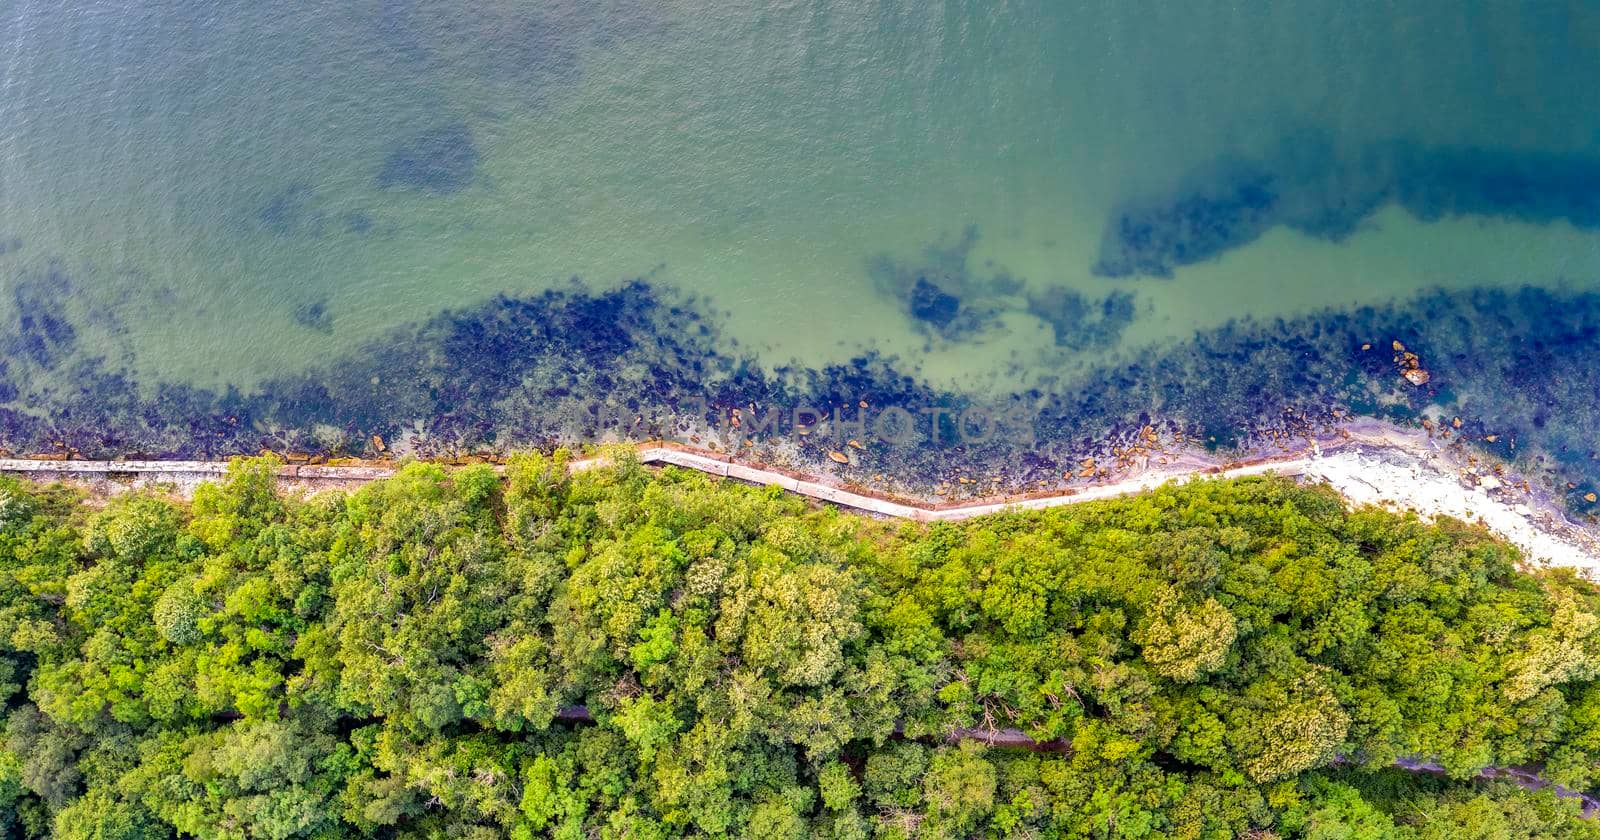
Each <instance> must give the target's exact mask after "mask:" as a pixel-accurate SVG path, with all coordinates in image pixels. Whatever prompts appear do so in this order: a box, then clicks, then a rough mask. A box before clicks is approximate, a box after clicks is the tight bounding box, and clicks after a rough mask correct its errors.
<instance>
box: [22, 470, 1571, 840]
mask: <svg viewBox="0 0 1600 840" xmlns="http://www.w3.org/2000/svg"><path fill="white" fill-rule="evenodd" d="M566 463H567V456H566V454H565V453H561V452H557V453H555V454H554V455H550V456H546V455H523V456H519V457H517V458H516V459H514V460H513V461H512V462H511V463H510V464H509V465H508V466H507V468H506V469H505V474H504V476H501V475H499V474H497V473H496V472H495V471H494V470H493V469H491V468H489V467H487V466H477V467H466V468H461V469H446V468H444V467H441V466H438V465H432V464H424V463H412V464H409V465H406V466H404V467H403V469H401V470H400V472H399V473H398V474H397V475H396V476H395V477H394V478H392V479H388V480H384V481H379V482H375V483H373V484H370V485H367V486H365V487H363V488H361V489H360V490H358V491H354V492H350V493H331V492H330V493H321V494H316V495H312V496H308V497H304V498H302V497H292V496H287V495H283V494H280V493H279V492H278V491H277V490H276V488H275V482H274V478H273V471H274V468H275V466H276V462H275V461H272V460H268V459H253V460H244V461H239V462H236V463H235V464H234V466H233V468H232V469H231V470H230V473H229V477H228V478H227V480H226V481H224V482H222V483H221V484H218V485H206V486H203V487H201V488H200V489H199V491H197V492H196V493H195V494H194V496H193V499H192V500H190V501H187V502H185V501H181V500H176V499H169V498H166V497H163V496H160V495H156V494H152V493H146V492H135V493H127V494H123V495H118V496H116V497H114V498H112V499H110V500H109V501H108V500H106V499H95V498H89V497H86V496H85V495H83V494H82V493H80V492H78V491H75V490H71V489H68V488H63V487H59V486H58V487H48V488H47V487H41V486H35V485H30V484H26V483H22V482H18V481H16V480H12V479H8V478H0V696H3V697H4V698H5V701H4V705H3V716H4V735H3V739H4V740H3V751H0V824H3V830H4V832H5V833H6V835H7V836H10V837H44V836H51V837H57V838H158V837H199V838H293V837H307V838H336V837H381V838H485V839H487V838H497V837H513V838H536V837H555V838H574V839H575V838H618V839H619V840H620V839H621V838H670V837H756V838H761V840H781V838H869V837H870V838H1048V837H1092V838H1110V837H1130V838H1143V837H1149V838H1155V837H1161V838H1231V837H1248V838H1255V840H1267V839H1268V838H1319V840H1333V839H1334V838H1388V837H1397V838H1556V837H1600V825H1597V822H1596V821H1594V820H1586V819H1582V818H1581V816H1580V807H1579V803H1578V802H1577V801H1576V800H1575V799H1572V798H1564V797H1559V796H1557V795H1556V793H1555V792H1552V790H1551V789H1549V788H1545V789H1542V790H1526V789H1524V788H1522V787H1518V786H1517V785H1514V784H1512V783H1511V782H1508V781H1503V780H1486V779H1482V778H1477V774H1478V771H1480V770H1481V769H1483V768H1486V767H1492V766H1500V767H1508V766H1521V767H1530V768H1534V769H1535V771H1536V772H1538V773H1539V774H1540V775H1542V776H1543V777H1544V778H1546V779H1548V780H1550V781H1551V782H1554V783H1557V784H1560V785H1563V786H1566V787H1567V788H1569V789H1572V790H1593V789H1594V788H1596V787H1600V681H1597V678H1600V590H1597V589H1596V587H1595V586H1594V585H1592V584H1589V583H1586V582H1584V581H1581V580H1578V579H1576V578H1575V577H1573V576H1572V575H1571V574H1569V573H1563V572H1557V571H1549V572H1538V573H1529V572H1522V571H1518V566H1517V564H1518V557H1517V554H1516V552H1515V551H1514V549H1512V548H1510V547H1508V546H1507V545H1505V544H1503V543H1501V542H1497V541H1496V540H1494V539H1493V538H1491V537H1490V536H1489V535H1488V534H1487V533H1485V532H1484V531H1482V530H1480V529H1477V528H1474V527H1469V526H1467V525H1465V524H1462V523H1457V522H1451V521H1444V522H1440V523H1437V524H1427V523H1423V522H1420V521H1418V520H1417V519H1416V518H1414V517H1408V516H1402V515H1397V514H1391V513H1385V512H1380V511H1376V510H1357V511H1354V512H1352V511H1349V510H1347V509H1346V507H1345V505H1344V504H1343V502H1342V500H1341V499H1340V498H1339V497H1338V496H1336V495H1335V494H1333V493H1332V492H1331V491H1328V490H1325V489H1318V488H1308V487H1302V486H1299V485H1297V484H1295V483H1293V482H1291V481H1288V480H1284V479H1246V480H1238V481H1230V482H1202V483H1194V484H1189V485H1185V486H1182V487H1168V488H1165V489H1162V490H1159V491H1156V492H1153V493H1149V494H1145V495H1141V496H1138V497H1135V498H1128V499H1123V500H1117V501H1108V502H1096V503H1088V504H1081V505H1074V506H1069V507H1064V508H1057V509H1054V510H1050V511H1044V512H1033V513H1026V514H1023V513H1015V514H1005V515H999V516H993V517H988V518H984V519H979V520H973V521H970V522H966V523H961V524H939V525H932V526H929V525H915V524H905V523H898V522H886V521H882V520H875V519H871V518H867V517H864V516H859V515H855V514H851V513H846V512H841V511H839V510H835V509H829V508H823V507H819V506H817V505H815V504H813V503H808V502H806V501H804V500H801V499H798V498H794V497H790V496H785V495H783V494H782V493H781V492H780V491H778V490H776V489H771V488H756V487H750V486H746V485H741V484H738V483H735V482H730V481H726V480H719V479H715V478H711V477H707V476H704V475H700V474H697V473H691V472H686V471H679V470H674V469H667V470H665V471H659V472H658V471H655V470H651V469H647V468H645V467H642V466H640V465H639V464H637V463H632V462H627V461H626V460H625V459H624V460H623V462H621V463H619V464H618V465H617V466H615V467H610V468H605V469H599V470H593V471H586V472H582V473H578V474H575V475H569V474H568V471H567V469H566ZM1002 730H1021V731H1022V732H1025V733H1026V734H1027V735H1028V736H1030V737H1031V738H1032V739H1034V740H1035V741H1037V742H1038V743H1039V744H1040V745H1042V746H1039V747H1038V748H1035V749H1024V748H1016V747H999V746H993V745H990V744H987V743H985V741H984V740H983V739H982V738H972V737H965V738H963V737H959V736H960V735H961V734H962V733H963V732H968V733H969V734H970V731H976V732H977V733H980V734H981V733H993V732H1000V731H1002ZM1405 758H1415V759H1419V760H1423V761H1429V762H1435V763H1437V764H1438V765H1439V766H1441V767H1442V768H1443V772H1439V773H1431V774H1430V773H1415V772H1407V771H1405V770H1399V769H1393V768H1392V765H1393V764H1394V763H1395V762H1396V761H1397V760H1399V759H1405Z"/></svg>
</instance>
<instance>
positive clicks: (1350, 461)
mask: <svg viewBox="0 0 1600 840" xmlns="http://www.w3.org/2000/svg"><path fill="white" fill-rule="evenodd" d="M1150 443H1151V445H1150V446H1149V447H1147V448H1146V447H1141V449H1140V451H1139V452H1138V453H1124V454H1123V455H1122V456H1119V458H1118V460H1117V462H1116V464H1115V465H1114V466H1113V467H1111V468H1102V469H1101V470H1100V471H1098V472H1097V473H1096V475H1095V478H1096V479H1097V480H1096V481H1095V482H1094V483H1091V484H1086V485H1082V486H1078V487H1069V488H1066V489H1062V490H1051V491H1039V492H1033V493H1024V494H1012V495H1005V494H999V493H994V494H991V495H987V496H972V495H968V496H966V497H965V498H963V499H961V500H960V501H950V500H947V499H946V498H943V497H941V496H938V495H901V494H892V493H887V492H884V491H882V490H877V489H872V488H869V487H865V486H862V485H860V484H859V483H856V482H852V481H849V480H847V479H846V478H843V477H841V476H839V475H835V474H828V473H817V472H806V471H800V470H795V469H792V468H789V467H787V466H783V465H776V464H768V463H762V462H757V461H747V460H741V459H738V458H735V457H733V456H730V455H727V454H724V453H720V452H715V451H711V450H708V449H702V448H697V447H692V446H687V445H682V444H676V443H668V442H652V443H645V444H639V445H635V446H633V447H632V452H633V456H634V457H636V458H638V460H639V461H640V462H641V463H644V464H647V465H670V466H676V467H680V468H684V469H692V470H697V471H700V472H705V473H708V474H711V475H716V476H719V477H723V478H732V479H736V480H739V481H744V482H748V483H752V484H762V485H772V486H778V487H781V488H782V489H783V490H784V491H786V492H790V493H795V494H797V495H802V496H806V497H808V498H811V499H815V500H818V501H821V502H826V503H830V504H835V505H839V506H843V507H849V508H852V509H854V510H857V511H862V512H865V513H868V514H872V515H876V516H883V517H893V518H899V519H907V520H912V521H918V522H937V521H955V520H961V519H969V518H973V517H977V516H984V515H989V514H995V513H1002V512H1005V511H1017V510H1040V509H1045V508H1052V507H1058V506H1062V505H1069V504H1077V503H1081V502H1089V501H1096V500H1101V499H1110V498H1117V497H1121V496H1128V495H1134V494H1137V493H1142V492H1148V491H1150V490H1153V489H1155V488H1156V487H1159V486H1161V485H1163V484H1166V483H1169V482H1185V481H1192V480H1203V479H1229V478H1241V477H1245V476H1254V475H1268V474H1271V475H1279V476H1286V477H1295V478H1298V479H1299V480H1302V481H1309V482H1318V483H1325V484H1327V485H1328V486H1330V487H1331V488H1332V489H1334V490H1335V491H1337V492H1338V493H1340V494H1341V495H1342V496H1343V497H1344V498H1345V499H1346V500H1347V502H1348V503H1349V504H1351V505H1366V504H1370V505H1375V506H1379V507H1385V508H1389V509H1392V510H1398V511H1412V512H1415V513H1416V514H1417V515H1419V516H1422V517H1423V518H1434V517H1439V516H1449V517H1453V518H1456V519H1461V520H1464V521H1468V522H1475V523H1478V524H1481V525H1483V526H1485V527H1486V528H1488V530H1490V531H1491V532H1493V533H1495V534H1496V535H1498V536H1500V537H1501V538H1503V539H1505V540H1506V541H1508V542H1510V543H1512V544H1513V545H1516V546H1517V547H1518V548H1519V549H1520V550H1521V551H1522V553H1523V556H1524V558H1525V561H1526V562H1527V563H1529V564H1530V565H1535V566H1541V567H1567V568H1572V569H1574V570H1575V571H1577V573H1578V574H1580V575H1582V576H1584V577H1587V578H1590V579H1594V580H1600V529H1596V528H1595V527H1593V526H1592V525H1586V524H1583V523H1580V522H1577V521H1574V520H1573V519H1572V518H1571V517H1570V516H1569V515H1568V514H1567V513H1566V512H1565V511H1564V509H1563V507H1562V506H1561V504H1560V502H1559V498H1558V496H1557V495H1556V494H1553V493H1551V492H1548V491H1546V490H1544V489H1542V488H1540V487H1539V486H1537V485H1536V484H1535V483H1534V482H1533V481H1531V480H1530V479H1528V478H1525V477H1523V476H1522V475H1521V474H1519V473H1518V472H1516V471H1515V470H1514V469H1513V468H1511V467H1510V466H1509V465H1506V464H1503V463H1499V462H1495V461H1492V460H1490V459H1487V458H1485V457H1484V456H1482V455H1481V454H1478V453H1474V452H1471V451H1468V450H1466V449H1465V448H1464V447H1462V446H1461V445H1460V442H1459V439H1457V440H1456V441H1453V442H1451V441H1448V440H1447V439H1441V438H1439V437H1436V436H1435V435H1434V433H1433V430H1432V429H1431V428H1425V429H1423V430H1411V429H1405V428H1401V427H1398V426H1395V425H1393V424H1389V423H1385V422H1383V421H1378V420H1371V419H1365V418H1363V419H1353V420H1348V421H1346V422H1344V423H1342V424H1339V425H1338V426H1336V427H1333V428H1332V429H1331V430H1330V431H1328V432H1325V433H1323V434H1319V435H1316V436H1308V437H1306V438H1305V439H1304V440H1303V444H1297V445H1295V446H1289V445H1286V444H1287V442H1286V441H1282V442H1280V445H1279V446H1278V447H1277V449H1278V451H1277V452H1274V453H1271V454H1262V455H1258V456H1256V457H1253V458H1245V459H1233V460H1227V459H1223V458H1219V457H1217V456H1215V455H1212V454H1210V453H1207V452H1205V451H1203V450H1196V449H1193V448H1178V449H1172V448H1168V447H1165V446H1160V445H1158V444H1157V442H1156V440H1155V438H1154V437H1152V438H1151V439H1150ZM610 462H611V456H610V455H608V454H604V453H601V454H590V455H588V456H586V457H582V458H579V459H576V460H574V461H572V462H571V463H570V464H569V468H570V469H571V470H573V471H575V472H576V471H581V470H585V469H590V468H594V467H599V466H604V465H606V464H608V463H610ZM227 466H228V462H226V461H87V460H51V459H0V473H11V474H18V475H23V476H26V477H28V478H31V479H33V480H39V481H64V482H67V483H74V484H79V485H84V486H86V487H87V488H88V489H90V490H91V491H92V492H94V493H96V494H101V495H110V494H115V493H118V492H122V491H125V490H128V489H132V488H136V487H163V488H167V489H170V490H171V491H173V492H176V493H178V494H180V495H184V496H187V495H189V494H190V493H192V492H193V490H194V488H195V487H197V486H199V485H200V484H201V483H203V482H206V481H210V480H214V479H216V478H218V477H220V476H221V475H223V474H224V473H225V472H226V470H227ZM497 468H498V467H497ZM396 469H397V465H396V463H395V462H394V461H370V460H364V461H347V462H341V463H337V464H317V465H313V464H293V463H285V464H284V465H282V466H281V467H280V468H279V470H278V479H279V484H280V486H281V487H283V488H284V489H286V490H290V491H297V492H317V491H320V490H328V489H348V488H353V487H357V486H360V485H362V484H365V483H367V482H370V481H375V480H379V479H382V478H387V477H389V476H391V475H393V474H394V472H395V471H396Z"/></svg>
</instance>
